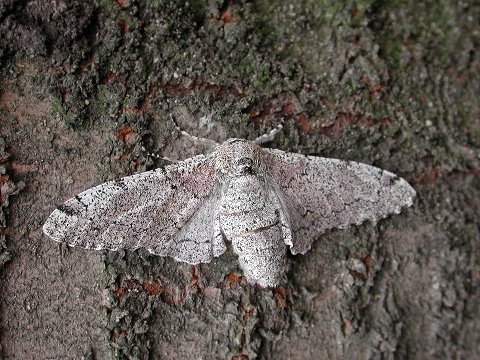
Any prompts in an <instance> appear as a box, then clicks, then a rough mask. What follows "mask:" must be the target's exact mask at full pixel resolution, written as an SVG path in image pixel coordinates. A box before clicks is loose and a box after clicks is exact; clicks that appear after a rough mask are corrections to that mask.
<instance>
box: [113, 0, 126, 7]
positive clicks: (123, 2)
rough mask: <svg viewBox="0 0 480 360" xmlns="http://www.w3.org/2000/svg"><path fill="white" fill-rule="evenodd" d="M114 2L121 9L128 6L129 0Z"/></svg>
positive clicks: (116, 0)
mask: <svg viewBox="0 0 480 360" xmlns="http://www.w3.org/2000/svg"><path fill="white" fill-rule="evenodd" d="M113 2H114V3H115V4H117V5H118V6H120V7H121V8H123V7H125V6H127V5H128V0H114V1H113Z"/></svg>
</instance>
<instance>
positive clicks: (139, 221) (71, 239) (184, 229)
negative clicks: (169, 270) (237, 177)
mask: <svg viewBox="0 0 480 360" xmlns="http://www.w3.org/2000/svg"><path fill="white" fill-rule="evenodd" d="M216 187H217V183H216V178H215V169H214V165H213V159H212V158H211V157H209V156H203V155H199V156H196V157H194V158H191V159H187V160H185V161H181V162H178V163H176V164H173V165H168V166H166V167H165V168H160V169H156V170H152V171H147V172H144V173H140V174H136V175H132V176H127V177H124V178H122V179H120V180H114V181H109V182H106V183H104V184H101V185H98V186H96V187H94V188H92V189H89V190H87V191H85V192H83V193H81V194H79V195H77V196H75V197H74V198H71V199H69V200H68V201H67V202H65V204H63V205H61V206H60V207H59V208H58V209H56V210H55V211H54V212H53V213H52V214H51V215H50V217H49V218H48V219H47V221H46V222H45V224H44V226H43V231H44V233H45V234H47V235H48V236H49V237H50V238H52V239H53V240H55V241H59V242H65V243H67V244H69V245H72V246H81V247H84V248H87V249H89V248H92V249H97V250H99V249H109V250H117V249H120V248H123V249H132V250H133V249H137V248H141V247H143V248H146V249H148V250H149V251H150V252H152V253H154V254H157V255H161V256H172V257H174V258H175V259H177V260H180V261H185V262H188V263H190V264H198V263H200V262H209V261H210V260H211V259H212V257H213V256H219V255H220V254H221V253H222V252H223V251H222V249H223V247H224V244H223V243H218V242H219V241H222V240H221V239H219V238H218V237H215V228H216V227H217V226H216V224H215V221H216V218H215V216H207V215H206V214H207V213H208V214H209V215H211V214H210V213H211V212H214V211H215V204H216V199H217V195H216V191H215V189H216ZM214 240H215V241H216V243H214V242H215V241H214ZM222 245H223V247H222ZM214 254H215V255H214Z"/></svg>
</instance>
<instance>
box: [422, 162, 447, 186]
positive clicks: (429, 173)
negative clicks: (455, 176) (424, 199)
mask: <svg viewBox="0 0 480 360" xmlns="http://www.w3.org/2000/svg"><path fill="white" fill-rule="evenodd" d="M444 171H445V170H443V169H442V167H441V166H435V165H433V164H430V165H429V166H427V168H426V169H425V171H424V172H423V174H421V175H420V177H419V178H418V179H417V180H416V181H415V183H416V184H418V185H428V184H431V183H433V182H435V181H436V180H437V179H438V178H439V177H440V176H441V175H442V174H443V172H444Z"/></svg>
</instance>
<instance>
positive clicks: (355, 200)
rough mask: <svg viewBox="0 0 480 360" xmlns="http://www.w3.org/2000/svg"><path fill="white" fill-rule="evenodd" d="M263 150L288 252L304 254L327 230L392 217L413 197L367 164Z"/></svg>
mask: <svg viewBox="0 0 480 360" xmlns="http://www.w3.org/2000/svg"><path fill="white" fill-rule="evenodd" d="M263 150H264V154H265V155H264V156H265V161H266V162H267V166H268V171H269V176H270V184H271V187H273V189H274V191H275V193H276V195H277V197H278V199H279V201H280V204H281V208H282V212H283V213H284V214H283V217H284V218H285V223H286V224H287V226H288V227H289V229H287V230H288V231H287V233H288V232H290V233H291V234H292V237H293V239H292V238H291V237H289V236H285V239H286V243H287V245H290V247H291V252H292V253H293V254H298V253H301V254H304V253H306V252H307V251H308V250H309V249H310V248H311V246H312V243H313V242H314V241H315V239H317V238H318V237H319V236H320V235H321V234H323V233H324V232H326V231H327V230H329V229H333V228H347V227H349V226H350V225H353V224H357V225H359V224H361V223H363V222H364V221H366V220H372V221H378V220H380V219H382V218H384V217H386V216H388V215H389V214H391V213H397V214H398V213H400V211H401V209H402V208H403V207H405V206H411V205H412V203H413V199H414V197H415V190H414V189H413V188H412V187H411V186H410V185H409V184H408V183H407V182H406V181H405V180H404V179H402V178H399V177H397V176H396V175H395V174H393V173H391V172H389V171H386V170H382V169H379V168H376V167H373V166H370V165H366V164H361V163H357V162H353V161H343V160H337V159H327V158H322V157H314V156H304V155H301V154H294V153H286V152H284V151H281V150H275V149H263Z"/></svg>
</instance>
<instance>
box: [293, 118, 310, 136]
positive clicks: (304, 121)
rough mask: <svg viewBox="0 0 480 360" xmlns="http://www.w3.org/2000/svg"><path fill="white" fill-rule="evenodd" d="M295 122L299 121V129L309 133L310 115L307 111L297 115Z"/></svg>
mask: <svg viewBox="0 0 480 360" xmlns="http://www.w3.org/2000/svg"><path fill="white" fill-rule="evenodd" d="M295 122H296V123H297V126H298V129H299V130H300V132H302V133H304V134H308V132H309V131H310V123H309V121H308V117H307V115H306V114H305V113H300V114H298V115H297V116H295Z"/></svg>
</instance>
